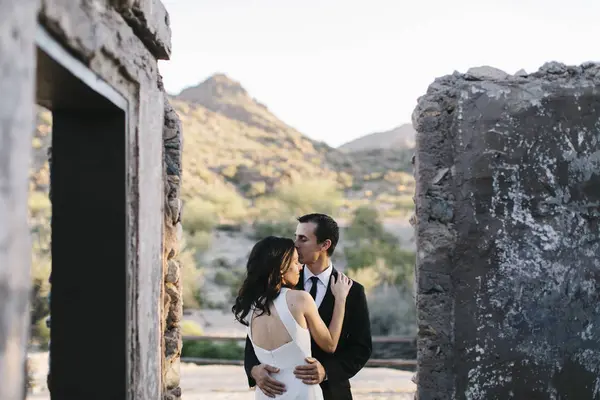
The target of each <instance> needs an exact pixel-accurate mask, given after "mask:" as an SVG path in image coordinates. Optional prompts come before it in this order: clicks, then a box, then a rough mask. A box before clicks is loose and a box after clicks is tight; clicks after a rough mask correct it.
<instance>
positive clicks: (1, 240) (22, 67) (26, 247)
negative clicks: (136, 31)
mask: <svg viewBox="0 0 600 400" xmlns="http://www.w3.org/2000/svg"><path fill="white" fill-rule="evenodd" d="M36 10H37V1H35V0H25V1H23V2H21V3H20V4H18V5H17V3H15V2H14V1H12V0H0V71H2V72H1V74H0V93H3V95H2V96H0V399H7V400H21V399H22V398H23V395H22V392H23V387H24V385H23V382H24V374H23V372H24V368H22V366H23V363H24V360H25V353H26V348H27V337H28V335H27V331H28V323H29V315H28V310H29V285H30V283H31V279H30V273H29V270H30V265H31V250H30V249H31V241H30V238H29V226H28V223H27V195H28V172H29V167H30V164H29V152H30V146H31V137H32V134H33V131H34V129H35V125H34V119H33V118H34V101H35V98H34V92H35V57H34V56H35V43H34V40H35V39H34V38H35V18H34V16H35V12H36ZM15 94H16V95H15Z"/></svg>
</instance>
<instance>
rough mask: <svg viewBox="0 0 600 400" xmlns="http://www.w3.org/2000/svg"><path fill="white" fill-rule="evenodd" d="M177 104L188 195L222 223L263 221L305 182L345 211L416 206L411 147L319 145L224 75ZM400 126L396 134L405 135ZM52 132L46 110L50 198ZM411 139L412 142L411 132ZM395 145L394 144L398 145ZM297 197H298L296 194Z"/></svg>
mask: <svg viewBox="0 0 600 400" xmlns="http://www.w3.org/2000/svg"><path fill="white" fill-rule="evenodd" d="M170 101H171V103H172V105H173V107H174V108H175V110H176V111H177V113H178V115H179V116H180V118H181V121H182V126H183V133H184V151H183V166H182V167H183V186H182V198H183V200H184V201H185V200H191V199H194V200H195V201H196V202H199V201H202V202H203V205H208V206H210V207H209V210H210V212H212V213H213V214H215V215H217V216H219V217H220V218H221V219H223V217H224V216H225V218H224V219H226V220H228V219H229V220H230V219H239V218H238V217H242V216H243V217H244V218H246V219H248V218H250V219H252V218H255V217H257V213H260V212H263V211H264V207H263V210H259V211H256V212H255V213H254V214H252V213H250V214H251V215H249V214H248V211H249V210H250V211H252V210H256V208H257V203H258V202H260V201H261V200H262V199H264V198H265V197H268V196H269V195H271V194H273V193H274V192H276V191H277V190H281V188H282V187H286V186H290V185H297V186H298V185H300V186H303V185H304V188H303V191H302V190H301V191H300V192H301V193H305V192H306V191H308V192H311V193H312V191H313V190H317V189H319V187H323V186H325V187H328V188H330V189H331V190H332V191H337V192H338V193H341V196H342V198H343V201H344V204H343V206H342V208H343V210H341V211H351V210H352V209H353V208H355V207H356V206H358V205H360V204H365V203H369V204H374V205H377V206H378V207H379V208H380V209H381V210H382V211H384V212H387V213H391V214H394V212H401V213H405V211H406V208H407V207H408V208H411V207H412V200H411V198H412V195H413V191H414V180H413V177H412V172H411V171H412V168H411V165H410V158H411V156H412V151H411V150H408V151H405V150H404V149H402V148H401V147H398V150H394V151H393V152H387V151H383V152H382V151H380V150H378V149H371V147H372V146H371V147H368V146H366V148H367V150H363V151H354V150H353V151H348V149H349V148H350V149H355V148H356V147H357V146H356V144H355V143H360V141H361V140H362V141H364V140H366V139H367V138H368V137H371V136H373V135H369V136H367V137H365V138H361V139H358V140H357V141H355V142H351V143H348V144H347V145H345V146H342V149H336V148H332V147H330V146H329V145H327V144H326V143H324V142H319V141H315V140H312V139H310V138H308V137H307V136H305V135H303V134H302V133H301V132H299V131H298V130H296V129H295V128H293V127H291V126H289V125H287V124H286V123H285V122H283V121H281V120H280V119H279V118H277V116H275V115H274V114H273V113H272V112H271V111H270V110H269V109H268V108H267V107H266V106H265V105H263V104H261V103H260V102H259V101H258V100H256V99H254V98H253V97H251V95H250V94H249V93H248V92H247V91H246V90H245V89H244V88H243V87H242V85H241V84H240V83H239V82H237V81H235V80H233V79H231V78H229V77H227V76H226V75H223V74H216V75H213V76H211V77H210V78H208V79H206V80H205V81H204V82H202V83H200V84H198V85H196V86H193V87H189V88H186V89H184V90H183V91H181V93H179V94H177V95H174V96H171V98H170ZM400 128H402V127H400ZM400 128H398V129H396V130H394V131H393V132H396V131H402V132H404V131H403V130H402V129H404V128H402V129H400ZM404 130H405V131H407V132H408V129H404ZM50 132H51V115H50V113H49V112H48V111H47V110H42V109H40V111H39V113H38V126H37V130H36V134H35V137H34V142H33V146H32V147H33V151H34V165H33V171H32V185H33V186H32V191H33V192H37V191H41V192H44V195H45V193H46V192H47V190H48V164H47V150H48V146H49V144H50V138H51V134H50ZM374 135H377V134H374ZM390 135H391V134H390ZM391 136H393V135H391ZM396 136H398V135H396ZM405 136H406V140H408V138H409V136H410V135H409V134H408V133H406V134H405ZM394 140H395V141H394ZM394 140H391V143H396V142H398V140H396V139H394ZM353 143H354V144H353ZM365 143H366V142H365ZM394 146H395V144H394ZM307 182H312V183H311V185H313V186H310V185H309V184H308V183H307ZM315 182H317V183H315ZM319 185H320V186H319ZM319 190H320V189H319ZM327 193H329V192H327ZM327 193H325V194H324V195H325V196H326V195H327ZM290 196H292V197H293V196H296V194H295V193H294V192H290V193H288V197H290ZM40 198H41V197H40ZM299 201H300V200H299ZM236 210H237V211H236Z"/></svg>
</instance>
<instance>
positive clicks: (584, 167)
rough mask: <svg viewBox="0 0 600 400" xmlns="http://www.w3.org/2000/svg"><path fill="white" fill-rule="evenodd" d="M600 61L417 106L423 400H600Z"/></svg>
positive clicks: (439, 85) (478, 74) (483, 85)
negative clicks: (597, 63)
mask: <svg viewBox="0 0 600 400" xmlns="http://www.w3.org/2000/svg"><path fill="white" fill-rule="evenodd" d="M599 83H600V66H598V65H595V64H585V65H582V66H577V67H567V66H565V65H562V64H558V63H548V64H546V65H544V66H543V67H542V68H541V69H540V70H539V71H537V72H535V73H533V74H526V73H525V72H520V73H518V74H516V75H508V74H506V73H504V72H502V71H499V70H495V69H492V68H487V67H483V68H475V69H472V70H469V71H468V72H467V73H466V74H459V73H454V74H453V75H449V76H445V77H442V78H439V79H436V80H435V82H434V83H433V84H432V85H431V86H430V87H429V89H428V91H427V94H426V95H424V96H423V97H421V98H420V99H419V102H418V106H417V108H416V110H415V112H414V115H413V124H414V125H415V127H416V129H417V132H418V134H417V153H416V160H415V161H416V162H415V168H416V180H417V193H416V216H417V220H416V235H417V277H416V279H417V286H418V294H417V308H418V310H417V313H418V325H419V332H418V362H419V366H418V376H417V381H418V395H417V396H418V398H419V399H421V400H429V399H509V398H515V399H565V400H570V399H598V398H600V378H598V376H600V336H598V326H600V290H599V289H600V259H599V258H598V255H599V254H600V91H599V90H598V84H599Z"/></svg>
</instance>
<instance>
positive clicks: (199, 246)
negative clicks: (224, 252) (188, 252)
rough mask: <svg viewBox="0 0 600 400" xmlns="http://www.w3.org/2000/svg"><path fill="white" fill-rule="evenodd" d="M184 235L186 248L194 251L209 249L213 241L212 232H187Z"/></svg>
mask: <svg viewBox="0 0 600 400" xmlns="http://www.w3.org/2000/svg"><path fill="white" fill-rule="evenodd" d="M184 237H185V241H186V243H187V245H188V248H190V249H194V250H195V251H196V252H203V251H206V250H208V249H210V246H211V245H212V241H213V233H212V232H205V231H196V232H194V233H189V232H187V233H185V234H184Z"/></svg>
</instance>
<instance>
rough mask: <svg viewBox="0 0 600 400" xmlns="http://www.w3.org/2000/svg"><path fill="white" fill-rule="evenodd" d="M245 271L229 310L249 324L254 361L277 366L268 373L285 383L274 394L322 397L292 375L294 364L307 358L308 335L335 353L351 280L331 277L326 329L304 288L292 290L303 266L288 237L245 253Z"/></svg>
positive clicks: (311, 399) (270, 240)
mask: <svg viewBox="0 0 600 400" xmlns="http://www.w3.org/2000/svg"><path fill="white" fill-rule="evenodd" d="M246 269H247V274H246V278H245V280H244V283H243V284H242V287H241V288H240V290H239V293H238V296H237V298H236V300H235V305H234V306H233V308H232V311H233V313H234V314H235V318H236V319H237V320H238V321H239V322H240V323H242V324H244V325H246V326H247V327H248V337H249V339H250V341H251V343H252V346H253V347H254V351H255V353H256V356H257V357H258V359H259V361H260V362H261V363H264V364H269V365H271V366H273V367H275V368H276V369H277V372H276V373H274V374H273V377H274V378H276V379H277V380H278V381H280V382H282V383H283V384H284V385H285V391H284V393H283V394H282V395H281V396H278V398H279V399H286V400H287V399H289V400H292V399H298V400H299V399H302V400H321V399H323V393H322V391H321V387H320V386H319V385H316V384H315V385H307V384H305V383H303V382H302V381H301V380H300V379H298V378H296V377H295V376H294V368H295V367H296V366H298V365H301V364H305V363H306V361H305V359H306V358H307V357H312V354H311V336H312V339H313V340H314V341H315V343H316V344H317V345H318V346H319V347H320V348H322V349H323V350H325V351H327V352H329V353H333V352H335V349H336V347H337V345H338V341H339V339H340V334H341V331H342V324H343V321H344V312H345V308H346V297H347V296H348V292H349V291H350V287H351V286H352V281H351V280H350V279H349V278H348V277H346V276H345V275H344V274H341V273H340V274H339V278H338V279H337V281H335V278H334V277H333V276H332V278H331V279H332V281H331V291H332V293H333V295H334V296H335V306H334V309H333V317H332V319H331V323H330V324H329V328H328V327H327V326H326V325H325V323H324V322H323V320H322V319H321V317H320V316H319V311H318V310H317V305H316V304H315V301H314V299H313V298H312V296H311V295H310V294H309V293H307V292H305V291H303V290H292V289H293V288H294V287H295V286H296V285H297V283H298V280H299V279H300V270H301V269H302V265H300V263H299V262H298V253H297V251H296V248H295V247H294V241H293V240H291V239H287V238H279V237H274V236H269V237H267V238H265V239H262V240H261V241H259V242H258V243H257V244H256V245H255V246H254V247H253V249H252V251H251V252H250V257H249V259H248V264H247V267H246ZM248 316H249V317H250V321H248V320H247V317H248ZM255 393H256V395H255V398H256V399H268V398H269V397H267V396H266V395H265V394H264V393H263V392H262V391H261V390H260V389H259V390H256V391H255Z"/></svg>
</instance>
